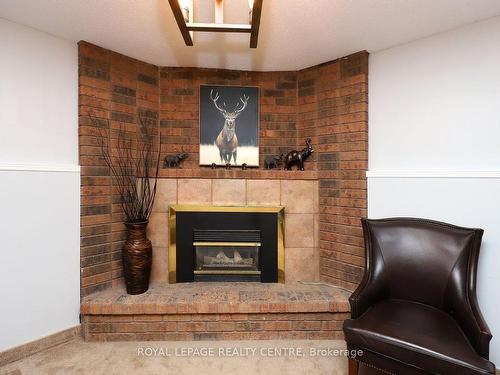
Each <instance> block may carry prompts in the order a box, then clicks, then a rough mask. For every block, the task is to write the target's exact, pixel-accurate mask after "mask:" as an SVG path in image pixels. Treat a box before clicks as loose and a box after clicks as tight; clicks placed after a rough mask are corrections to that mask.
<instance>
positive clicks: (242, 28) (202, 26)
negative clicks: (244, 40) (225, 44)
mask: <svg viewBox="0 0 500 375" xmlns="http://www.w3.org/2000/svg"><path fill="white" fill-rule="evenodd" d="M186 27H187V29H188V30H189V31H210V32H216V33H250V32H251V31H252V27H251V26H250V25H247V24H233V23H200V22H193V23H188V24H187V25H186Z"/></svg>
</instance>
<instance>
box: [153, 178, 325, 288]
mask: <svg viewBox="0 0 500 375" xmlns="http://www.w3.org/2000/svg"><path fill="white" fill-rule="evenodd" d="M216 189H220V191H219V193H218V194H215V190H216ZM258 191H265V192H266V193H265V194H263V195H261V196H260V197H259V198H258V200H259V205H260V206H277V205H281V206H284V207H285V275H286V277H285V281H286V282H294V281H318V280H319V248H318V244H319V239H318V236H319V233H318V231H319V228H318V220H319V217H318V216H319V207H318V201H317V199H315V197H316V196H317V195H318V182H317V181H307V180H282V181H280V180H243V179H240V180H234V179H225V180H208V179H161V180H159V181H158V192H159V195H158V197H157V199H156V203H155V206H154V208H153V214H152V215H151V218H150V224H149V227H148V236H149V238H150V239H151V241H152V243H153V252H154V253H153V269H152V274H151V280H152V282H168V243H169V238H168V232H169V230H168V225H169V224H168V208H169V206H170V205H174V204H187V205H193V204H200V205H215V206H222V205H233V206H254V205H255V204H253V203H254V201H255V200H256V198H255V195H257V192H258ZM249 192H250V201H249V200H248V195H249ZM252 194H253V195H252ZM222 196H224V199H222Z"/></svg>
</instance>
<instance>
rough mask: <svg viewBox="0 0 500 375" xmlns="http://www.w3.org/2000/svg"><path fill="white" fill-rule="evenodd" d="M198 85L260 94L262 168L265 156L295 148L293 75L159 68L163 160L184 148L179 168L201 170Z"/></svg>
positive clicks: (286, 73)
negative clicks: (245, 89)
mask: <svg viewBox="0 0 500 375" xmlns="http://www.w3.org/2000/svg"><path fill="white" fill-rule="evenodd" d="M201 84H216V85H233V86H257V87H259V88H260V134H259V136H260V164H261V168H262V167H263V166H264V158H265V157H266V156H267V155H277V154H280V153H281V152H285V153H286V152H287V151H289V150H290V149H293V148H295V146H296V142H297V110H296V108H297V92H296V86H297V73H296V72H246V71H235V70H219V69H199V68H160V133H161V140H162V151H163V154H169V153H175V152H176V151H180V149H181V148H183V149H184V150H185V151H187V152H188V153H189V158H188V159H187V160H186V161H185V162H184V164H183V168H188V169H198V165H199V149H198V147H199V95H200V85H201Z"/></svg>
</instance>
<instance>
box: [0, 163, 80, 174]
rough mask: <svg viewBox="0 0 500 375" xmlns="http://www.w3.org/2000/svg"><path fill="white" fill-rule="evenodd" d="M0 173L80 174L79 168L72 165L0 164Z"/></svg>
mask: <svg viewBox="0 0 500 375" xmlns="http://www.w3.org/2000/svg"><path fill="white" fill-rule="evenodd" d="M0 171H17V172H66V173H80V166H79V165H73V164H7V163H0Z"/></svg>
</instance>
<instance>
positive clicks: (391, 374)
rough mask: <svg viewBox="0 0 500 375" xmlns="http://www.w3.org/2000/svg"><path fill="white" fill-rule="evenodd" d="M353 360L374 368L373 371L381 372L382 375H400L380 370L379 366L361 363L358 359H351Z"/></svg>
mask: <svg viewBox="0 0 500 375" xmlns="http://www.w3.org/2000/svg"><path fill="white" fill-rule="evenodd" d="M351 359H353V360H354V361H357V362H359V363H361V364H363V365H364V366H367V367H370V368H373V369H375V370H377V371H379V372H381V373H383V374H388V375H398V374H395V373H393V372H390V371H387V370H384V369H381V368H378V367H377V366H374V365H371V364H369V363H366V362H363V361H360V360H358V359H354V358H351Z"/></svg>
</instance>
